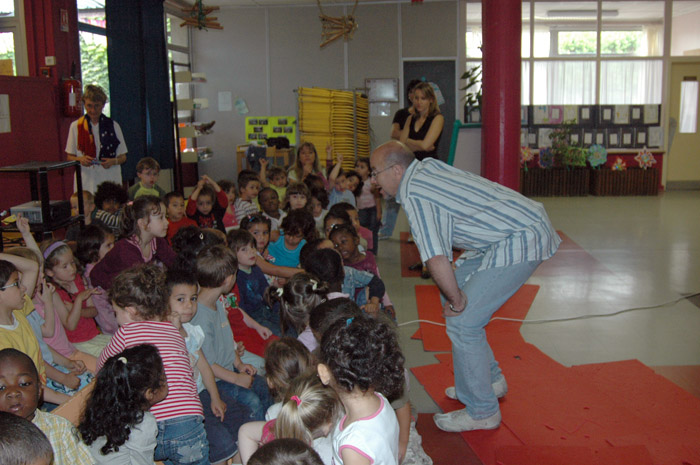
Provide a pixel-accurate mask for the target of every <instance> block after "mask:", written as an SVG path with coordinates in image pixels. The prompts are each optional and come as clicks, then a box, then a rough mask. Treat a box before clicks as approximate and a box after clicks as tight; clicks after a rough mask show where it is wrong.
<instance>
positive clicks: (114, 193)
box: [95, 181, 129, 210]
mask: <svg viewBox="0 0 700 465" xmlns="http://www.w3.org/2000/svg"><path fill="white" fill-rule="evenodd" d="M105 200H114V201H115V202H117V203H118V204H120V205H124V204H125V203H126V202H128V201H129V194H128V193H127V192H126V189H124V187H122V186H120V185H119V184H117V183H116V182H111V181H104V182H102V183H100V185H99V186H97V191H95V206H96V207H97V208H99V209H100V210H102V204H104V203H105Z"/></svg>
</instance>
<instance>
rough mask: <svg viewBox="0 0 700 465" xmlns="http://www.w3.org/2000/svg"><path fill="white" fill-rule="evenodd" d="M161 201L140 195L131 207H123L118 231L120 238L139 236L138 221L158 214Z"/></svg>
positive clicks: (153, 196)
mask: <svg viewBox="0 0 700 465" xmlns="http://www.w3.org/2000/svg"><path fill="white" fill-rule="evenodd" d="M163 208H164V207H163V201H162V200H161V199H160V197H156V196H155V195H142V196H141V197H139V198H138V199H136V200H134V203H132V204H131V205H126V206H124V209H123V210H122V217H121V220H122V228H121V231H120V236H121V237H131V236H134V235H137V234H139V233H140V232H141V231H140V229H139V225H138V220H140V219H143V218H147V219H150V218H149V217H150V216H151V215H158V214H160V212H161V210H162V209H163Z"/></svg>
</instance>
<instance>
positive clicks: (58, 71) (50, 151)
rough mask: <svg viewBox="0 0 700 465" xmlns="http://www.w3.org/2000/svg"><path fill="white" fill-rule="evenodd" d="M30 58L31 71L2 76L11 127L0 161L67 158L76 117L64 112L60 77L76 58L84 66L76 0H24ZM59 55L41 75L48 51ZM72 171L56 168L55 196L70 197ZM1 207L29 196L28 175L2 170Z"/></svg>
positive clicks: (0, 145) (1, 143)
mask: <svg viewBox="0 0 700 465" xmlns="http://www.w3.org/2000/svg"><path fill="white" fill-rule="evenodd" d="M62 9H64V10H66V11H67V12H68V18H69V22H68V31H67V32H65V31H61V30H60V14H61V10H62ZM24 13H25V24H26V31H27V55H28V56H27V58H28V63H29V76H30V77H10V76H0V94H8V95H9V96H10V97H9V98H10V125H11V128H12V132H10V133H8V134H0V150H1V151H0V165H2V166H7V165H14V164H17V163H23V162H26V161H30V160H65V154H64V152H63V149H64V147H65V143H66V138H67V137H68V128H69V127H70V123H71V122H72V120H74V119H75V118H73V117H65V116H63V114H62V112H61V98H60V97H61V95H60V82H61V78H63V77H69V76H70V72H71V65H72V63H74V62H75V64H76V68H77V72H78V73H79V72H80V47H79V42H78V10H77V4H76V1H75V0H24ZM47 56H53V57H55V58H56V65H55V66H51V67H50V68H51V76H50V77H48V78H46V77H39V76H40V75H41V70H40V68H41V67H43V66H44V65H45V61H44V60H45V57H47ZM72 176H73V175H72V172H71V173H68V172H66V173H64V174H63V176H62V177H61V176H60V174H59V173H55V174H54V173H52V175H51V176H50V179H51V181H50V186H51V194H52V195H51V198H52V199H67V198H68V196H70V193H71V192H72V187H73V181H72V179H73V177H72ZM0 186H2V188H1V189H0V192H1V193H2V195H0V208H2V209H5V208H7V207H9V206H12V205H16V204H18V203H23V202H26V201H28V200H29V199H30V197H29V182H28V180H27V176H26V175H22V176H20V175H6V174H3V175H0Z"/></svg>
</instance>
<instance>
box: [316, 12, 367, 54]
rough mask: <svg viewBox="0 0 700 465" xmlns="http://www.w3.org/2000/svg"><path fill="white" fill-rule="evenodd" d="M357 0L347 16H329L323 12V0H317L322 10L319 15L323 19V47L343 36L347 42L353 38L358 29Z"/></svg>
mask: <svg viewBox="0 0 700 465" xmlns="http://www.w3.org/2000/svg"><path fill="white" fill-rule="evenodd" d="M357 1H358V0H355V6H353V7H352V12H351V13H350V14H349V15H345V16H337V17H335V16H328V15H326V14H325V13H323V8H321V0H316V3H318V9H319V11H320V12H321V14H320V15H318V17H319V18H320V19H321V38H322V39H323V42H321V48H323V47H325V46H326V45H328V44H330V43H331V42H333V41H335V40H338V39H340V38H341V37H342V38H343V39H344V40H345V42H347V41H349V40H350V39H352V35H353V34H354V33H355V30H356V29H357V18H356V17H355V10H356V9H357Z"/></svg>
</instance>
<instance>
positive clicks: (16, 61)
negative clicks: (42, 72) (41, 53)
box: [0, 0, 28, 76]
mask: <svg viewBox="0 0 700 465" xmlns="http://www.w3.org/2000/svg"><path fill="white" fill-rule="evenodd" d="M24 37H25V33H24V14H23V2H22V0H0V74H2V75H6V76H26V75H27V74H28V66H27V48H26V42H25V39H24Z"/></svg>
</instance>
